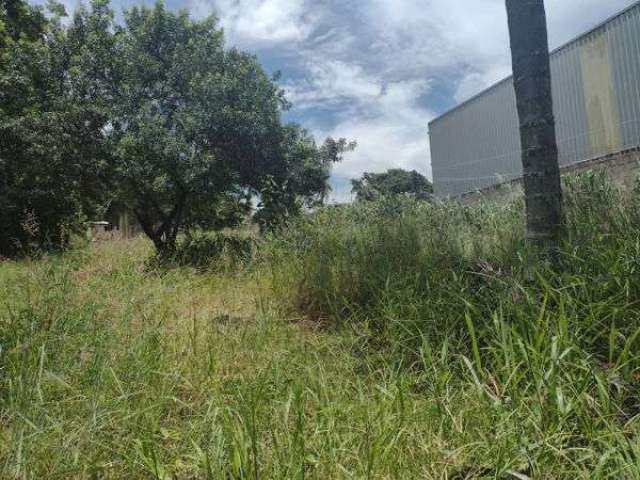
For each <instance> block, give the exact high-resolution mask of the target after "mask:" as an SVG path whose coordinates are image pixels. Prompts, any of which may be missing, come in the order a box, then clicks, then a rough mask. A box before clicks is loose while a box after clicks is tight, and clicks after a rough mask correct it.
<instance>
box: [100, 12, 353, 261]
mask: <svg viewBox="0 0 640 480" xmlns="http://www.w3.org/2000/svg"><path fill="white" fill-rule="evenodd" d="M100 28H101V29H102V27H100ZM102 30H103V29H102ZM113 31H114V34H113V35H114V39H115V40H114V42H113V47H112V50H113V52H112V53H111V54H110V55H109V56H108V57H109V61H111V62H112V65H111V66H110V67H109V68H107V69H105V68H103V69H100V70H99V72H98V77H100V76H104V78H105V80H104V81H103V83H104V84H110V85H113V86H114V88H113V89H111V90H105V95H107V96H108V102H107V103H109V104H110V105H111V107H110V123H109V137H110V138H111V140H112V142H113V145H114V151H115V154H116V155H117V163H118V175H119V177H118V178H119V184H120V189H121V192H122V198H123V199H124V200H125V203H127V204H129V205H131V206H132V207H133V211H134V213H135V215H136V217H137V219H138V221H139V223H140V225H141V226H142V229H143V231H144V232H145V233H146V235H147V236H148V237H149V238H150V239H151V240H152V241H153V243H154V245H155V247H156V249H157V251H158V252H159V253H160V254H161V255H167V254H171V253H172V252H173V251H174V249H175V246H176V238H177V236H178V234H179V233H180V232H186V233H188V232H189V230H191V229H193V228H216V227H220V226H222V225H224V223H225V221H229V222H232V223H233V222H235V221H237V219H238V218H239V217H238V215H237V213H238V212H239V211H242V210H243V209H244V210H245V211H246V210H247V209H248V207H249V206H250V202H251V198H253V197H256V196H257V197H260V198H261V199H262V200H263V202H264V206H265V208H271V207H273V206H274V205H275V202H279V204H280V205H287V206H291V204H292V202H291V200H290V199H291V198H294V197H295V198H297V197H299V196H300V195H307V196H310V195H315V194H322V193H323V191H324V189H325V188H326V183H327V178H328V175H327V173H326V172H327V168H328V164H329V163H330V162H331V161H335V160H336V159H337V156H338V155H339V152H340V151H341V150H342V149H343V147H345V144H346V142H345V141H344V140H339V141H333V140H328V142H327V143H326V144H325V145H324V146H323V147H321V148H318V147H316V145H315V144H314V143H313V142H312V141H311V140H310V137H309V136H308V135H307V134H306V133H305V132H304V131H303V130H302V129H300V127H297V126H292V125H290V126H285V125H283V123H282V119H281V112H282V110H283V109H285V108H287V106H288V104H287V102H286V99H285V97H284V92H283V90H282V89H281V88H280V87H278V85H277V84H276V79H275V78H270V77H269V76H267V74H266V73H265V72H264V70H263V69H262V67H261V66H260V65H259V64H258V62H257V60H256V58H255V57H254V56H252V55H249V54H247V53H244V52H241V51H239V50H237V49H225V47H224V39H223V33H222V30H220V29H219V28H218V26H217V22H216V20H215V19H214V18H207V19H204V20H201V21H198V20H192V19H191V18H189V16H188V14H187V13H186V12H180V13H177V14H176V13H172V12H168V11H166V10H165V8H164V6H163V5H162V4H161V3H158V4H156V6H155V7H154V8H151V9H149V8H144V7H143V8H133V9H131V10H129V11H128V12H126V13H125V24H124V26H123V27H121V28H120V27H113ZM302 170H303V171H304V175H302V174H301V171H302ZM287 197H288V198H287ZM233 205H235V207H236V208H229V207H233ZM271 210H272V212H273V211H277V209H274V208H271ZM225 212H226V213H225ZM230 212H231V213H233V215H227V214H228V213H230ZM225 219H226V220H225Z"/></svg>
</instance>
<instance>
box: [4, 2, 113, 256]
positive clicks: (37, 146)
mask: <svg viewBox="0 0 640 480" xmlns="http://www.w3.org/2000/svg"><path fill="white" fill-rule="evenodd" d="M50 10H51V15H50V20H49V21H47V20H46V19H45V16H44V13H43V11H42V10H40V9H38V8H35V7H32V6H29V5H28V4H27V3H26V2H24V1H21V0H4V1H3V2H2V3H1V4H0V43H1V44H2V49H1V50H0V224H1V225H2V234H1V235H0V254H4V255H8V254H9V255H10V254H14V253H17V252H19V251H21V250H24V249H25V248H28V247H32V246H36V247H38V248H42V247H46V248H49V247H63V246H65V245H66V244H67V242H68V240H69V237H70V234H71V233H73V232H74V231H79V230H80V229H81V228H82V219H83V216H84V215H85V214H86V213H89V212H91V211H92V210H93V209H94V207H95V206H96V204H97V203H98V201H99V197H100V196H101V195H102V193H103V191H104V188H103V185H102V181H101V178H102V174H103V173H104V171H105V169H104V168H102V167H103V163H105V162H106V161H105V156H106V155H107V150H106V139H105V136H104V135H103V133H102V129H103V126H104V121H105V116H104V115H103V114H102V113H101V111H100V110H99V109H98V108H96V106H95V105H94V103H93V102H92V99H91V98H90V96H83V95H81V94H80V93H79V88H78V87H79V86H80V84H81V82H80V81H79V80H80V77H81V75H80V74H79V71H80V69H79V65H78V62H77V56H78V50H77V49H76V48H74V45H72V44H70V43H69V41H68V38H67V35H66V32H65V30H64V29H63V28H62V27H61V24H60V18H59V17H60V16H61V15H64V9H63V8H62V7H61V6H60V5H58V4H54V3H50ZM83 48H84V47H83Z"/></svg>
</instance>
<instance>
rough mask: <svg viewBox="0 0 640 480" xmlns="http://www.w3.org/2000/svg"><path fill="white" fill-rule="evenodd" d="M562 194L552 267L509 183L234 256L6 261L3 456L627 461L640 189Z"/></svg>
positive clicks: (141, 460) (430, 471)
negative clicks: (537, 259) (219, 263)
mask: <svg viewBox="0 0 640 480" xmlns="http://www.w3.org/2000/svg"><path fill="white" fill-rule="evenodd" d="M566 205H567V213H568V222H567V235H566V243H565V245H563V247H562V256H561V265H560V267H557V268H553V267H551V266H549V265H539V266H536V267H532V265H535V263H533V262H532V259H531V258H529V253H528V252H527V250H526V248H525V246H524V242H523V231H522V225H523V223H524V222H523V216H522V205H521V203H516V204H513V205H484V206H473V207H462V206H456V205H452V204H437V203H436V204H427V203H414V202H411V201H408V200H391V199H387V200H382V201H380V202H376V203H373V204H365V205H355V206H348V207H332V208H327V209H325V210H322V211H320V212H317V213H316V214H314V215H312V216H309V217H306V218H304V219H301V220H299V221H297V222H296V223H294V224H293V225H291V226H290V227H289V228H287V229H285V230H283V231H281V232H279V233H278V234H275V235H273V236H271V237H269V238H266V239H263V240H262V241H261V242H260V244H259V245H258V252H257V254H255V255H256V258H255V259H254V260H253V264H252V265H251V268H246V265H245V263H244V261H243V266H242V268H239V269H233V268H231V267H229V268H227V267H225V268H221V269H217V268H214V269H213V271H208V272H203V271H202V270H201V269H193V268H186V267H179V268H175V269H169V270H167V269H166V268H164V269H162V270H158V271H155V270H153V268H151V267H150V266H149V263H148V262H147V261H146V259H147V258H148V256H149V255H150V246H149V245H148V244H146V243H145V242H144V241H140V240H135V241H121V242H113V243H107V244H101V245H94V246H92V247H91V249H90V250H88V249H85V250H78V251H75V252H71V253H68V254H65V255H60V256H52V257H44V258H41V259H38V260H33V261H30V260H23V261H19V262H3V263H2V264H0V291H2V293H3V295H2V296H1V297H0V478H8V479H12V478H16V479H27V478H28V479H31V478H33V479H40V478H53V479H55V478H61V479H62V478H64V479H66V478H81V479H84V478H118V479H120V478H122V479H132V478H154V479H162V480H166V479H201V478H202V479H219V478H227V479H267V478H268V479H271V478H282V479H302V478H316V479H326V478H370V479H374V478H375V479H391V478H393V479H413V478H415V479H418V478H420V479H423V478H427V479H475V478H477V479H479V478H494V479H510V478H513V479H526V478H533V479H562V478H567V479H577V478H583V479H592V478H593V479H605V478H611V479H636V478H640V456H639V454H640V448H639V447H638V445H639V443H638V433H639V425H638V418H640V417H639V416H638V415H639V414H640V397H639V395H638V392H639V391H640V390H639V388H640V370H639V368H640V359H639V358H638V352H639V350H638V342H640V318H639V314H640V307H639V306H638V300H639V293H640V292H639V291H638V289H639V288H640V278H639V277H638V275H639V268H640V240H639V238H640V235H639V233H640V216H639V213H638V212H639V211H640V210H638V197H637V194H636V195H626V194H622V193H620V192H618V191H616V189H615V188H613V187H612V186H610V185H608V184H607V183H606V182H605V181H604V179H603V178H601V177H598V176H596V175H586V176H582V177H579V178H577V179H572V180H570V183H569V184H568V185H567V186H566ZM204 247H206V248H204V252H205V253H207V252H209V251H210V250H209V248H208V247H207V245H204ZM201 250H202V249H200V248H196V249H195V250H193V252H195V253H197V254H198V255H196V256H197V258H204V257H201V256H200V253H199V252H200V251H201ZM214 251H215V252H218V249H214ZM205 257H207V258H209V257H208V254H207V255H205ZM207 262H208V260H207Z"/></svg>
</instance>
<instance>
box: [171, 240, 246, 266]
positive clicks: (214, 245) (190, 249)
mask: <svg viewBox="0 0 640 480" xmlns="http://www.w3.org/2000/svg"><path fill="white" fill-rule="evenodd" d="M254 245H255V241H254V239H253V238H251V237H249V236H243V235H241V234H238V233H235V234H227V233H222V232H199V233H196V234H193V235H190V236H188V237H185V238H183V239H182V240H181V241H180V242H179V243H178V245H177V248H176V251H175V253H174V256H173V257H172V260H173V261H175V262H176V263H177V264H178V265H183V266H191V267H195V268H198V269H201V270H233V269H236V268H238V267H240V266H242V265H245V264H246V263H247V262H248V261H249V260H250V259H251V257H252V255H253V250H254Z"/></svg>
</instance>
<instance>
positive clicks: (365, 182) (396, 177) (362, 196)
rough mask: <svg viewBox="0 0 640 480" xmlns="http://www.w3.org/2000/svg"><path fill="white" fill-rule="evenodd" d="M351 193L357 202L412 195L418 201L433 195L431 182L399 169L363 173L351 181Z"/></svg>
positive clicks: (413, 172) (416, 173)
mask: <svg viewBox="0 0 640 480" xmlns="http://www.w3.org/2000/svg"><path fill="white" fill-rule="evenodd" d="M351 184H352V186H353V188H352V190H351V191H352V192H353V193H355V194H356V199H357V200H358V201H371V200H375V199H377V198H379V197H380V196H389V195H400V194H406V195H412V196H414V197H416V198H419V199H426V198H430V197H431V195H432V194H433V185H432V184H431V182H430V181H429V180H428V179H427V178H426V177H425V176H424V175H421V174H420V173H418V172H416V171H415V170H413V171H411V172H408V171H406V170H402V169H400V168H394V169H391V170H388V171H387V172H385V173H368V172H365V173H364V175H363V176H362V178H360V179H359V180H351Z"/></svg>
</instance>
